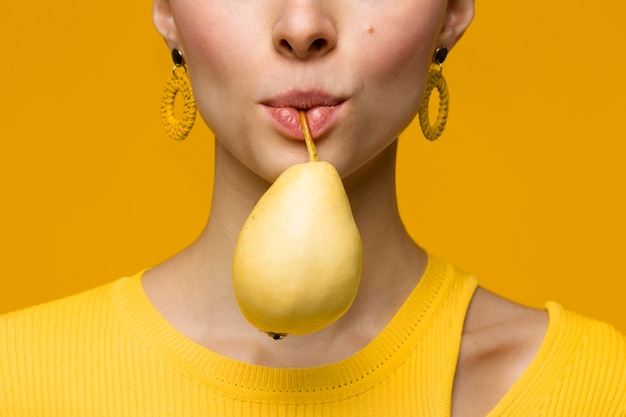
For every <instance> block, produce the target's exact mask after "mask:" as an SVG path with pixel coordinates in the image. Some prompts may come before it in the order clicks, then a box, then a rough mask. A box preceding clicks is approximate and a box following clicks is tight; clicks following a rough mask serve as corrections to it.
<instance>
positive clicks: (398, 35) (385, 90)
mask: <svg viewBox="0 0 626 417" xmlns="http://www.w3.org/2000/svg"><path fill="white" fill-rule="evenodd" d="M436 6H437V7H439V8H440V9H441V6H438V5H436ZM438 13H439V14H438ZM426 16H428V17H430V18H426ZM437 16H440V17H441V18H442V17H443V14H442V13H441V12H440V11H439V10H434V9H431V10H428V11H423V12H422V13H418V12H417V11H416V8H415V7H413V8H412V10H405V11H403V13H398V14H396V15H394V16H389V15H385V16H383V17H380V18H378V19H376V20H373V21H372V24H371V27H372V29H373V30H372V31H371V32H368V33H367V35H366V36H365V38H364V39H363V41H362V45H363V51H360V53H359V54H355V55H354V60H355V61H357V60H360V62H359V67H360V68H361V70H360V71H361V75H362V78H363V79H364V80H368V85H367V88H364V89H363V97H362V98H361V99H362V102H363V105H364V107H366V108H367V109H368V112H369V113H370V114H369V120H371V121H372V122H371V123H372V124H374V123H376V121H377V120H378V121H380V120H381V119H383V118H384V120H386V121H388V123H384V124H381V123H378V124H377V125H375V126H374V125H372V126H368V130H369V131H370V132H374V131H377V132H379V133H380V135H381V136H383V137H389V138H395V137H397V136H398V135H399V134H400V133H401V132H402V131H403V130H404V129H405V128H406V127H407V126H408V125H409V124H410V123H411V121H412V120H413V118H414V117H415V115H416V113H417V109H418V106H419V103H420V102H421V98H422V95H423V91H424V83H425V80H426V74H427V72H428V69H429V66H430V63H431V59H432V57H431V54H432V51H433V49H434V47H435V43H436V41H437V34H438V32H439V29H440V27H441V26H440V25H441V23H440V22H441V19H437V18H436V17H437ZM433 17H435V18H433ZM359 55H360V57H359ZM355 64H356V62H353V63H352V65H355ZM383 129H385V130H384V131H383Z"/></svg>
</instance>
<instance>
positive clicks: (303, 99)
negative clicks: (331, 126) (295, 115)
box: [261, 90, 346, 110]
mask: <svg viewBox="0 0 626 417" xmlns="http://www.w3.org/2000/svg"><path fill="white" fill-rule="evenodd" d="M344 101H346V100H345V99H344V98H340V97H335V96H333V95H331V94H329V93H326V92H325V91H322V90H310V91H301V90H291V91H288V92H287V93H284V94H280V95H278V96H275V97H272V98H269V99H267V100H263V101H261V104H264V105H266V106H269V107H293V108H296V109H301V110H308V109H312V108H314V107H322V106H337V105H339V104H341V103H343V102H344Z"/></svg>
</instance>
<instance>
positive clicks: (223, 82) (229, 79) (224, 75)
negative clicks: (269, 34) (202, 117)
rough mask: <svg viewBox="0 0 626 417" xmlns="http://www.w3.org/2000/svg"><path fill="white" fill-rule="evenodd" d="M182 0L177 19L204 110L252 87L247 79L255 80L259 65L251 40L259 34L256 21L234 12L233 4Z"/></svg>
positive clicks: (195, 87) (195, 90)
mask: <svg viewBox="0 0 626 417" xmlns="http://www.w3.org/2000/svg"><path fill="white" fill-rule="evenodd" d="M180 3H181V4H182V5H181V7H180V10H177V11H178V14H177V15H176V20H177V25H178V27H179V33H180V37H181V41H182V44H183V48H184V53H185V56H186V60H187V64H188V66H189V72H190V76H191V79H192V85H193V87H194V93H195V94H196V100H197V101H198V105H199V107H200V109H201V111H202V109H203V108H205V109H214V108H215V106H218V105H220V103H221V105H224V104H225V103H226V102H230V101H232V100H236V98H235V97H232V96H230V95H229V93H233V92H239V93H240V92H245V91H250V89H249V88H247V87H246V83H250V84H252V83H253V82H254V80H253V77H254V74H255V73H256V72H258V71H256V67H257V66H258V65H257V64H255V63H254V59H255V58H254V55H253V54H251V53H250V47H249V43H250V39H255V38H256V39H258V37H259V36H260V35H259V34H258V33H255V30H256V29H255V26H254V25H253V22H248V21H246V18H245V16H241V15H239V16H233V14H235V13H236V9H234V8H228V7H216V6H213V7H209V4H208V3H210V2H191V1H187V2H185V1H181V2H180ZM185 3H189V4H190V5H192V6H193V7H190V6H189V5H186V6H184V4H185ZM242 27H244V28H246V29H245V30H242V29H241V28H242ZM225 99H228V100H225ZM232 104H236V103H232ZM222 110H223V109H222ZM208 113H212V112H211V111H209V112H208Z"/></svg>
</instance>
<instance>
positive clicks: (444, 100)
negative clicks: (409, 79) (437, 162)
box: [418, 46, 450, 142]
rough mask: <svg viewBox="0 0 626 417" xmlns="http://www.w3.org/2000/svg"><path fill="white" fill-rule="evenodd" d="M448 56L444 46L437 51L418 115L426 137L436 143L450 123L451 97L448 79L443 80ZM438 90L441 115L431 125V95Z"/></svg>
mask: <svg viewBox="0 0 626 417" xmlns="http://www.w3.org/2000/svg"><path fill="white" fill-rule="evenodd" d="M447 55H448V49H447V48H446V47H445V46H444V47H441V48H438V49H437V50H436V51H435V56H434V58H433V63H432V64H431V66H430V71H428V78H427V80H426V87H425V88H424V97H423V98H422V102H421V103H420V106H419V110H418V114H419V119H420V126H421V127H422V132H423V133H424V136H425V137H426V139H428V140H429V141H431V142H432V141H434V140H436V139H437V138H439V136H441V134H442V133H443V131H444V129H445V128H446V123H447V121H448V107H449V104H450V95H449V93H448V85H447V84H446V79H445V78H443V74H442V70H443V65H442V64H443V61H445V59H446V56H447ZM435 88H436V89H437V91H438V92H439V113H438V114H437V120H436V121H435V124H434V125H431V124H430V118H429V115H428V106H429V103H430V95H431V94H432V92H433V89H435Z"/></svg>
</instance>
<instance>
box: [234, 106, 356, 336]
mask: <svg viewBox="0 0 626 417" xmlns="http://www.w3.org/2000/svg"><path fill="white" fill-rule="evenodd" d="M301 120H302V124H303V131H304V133H305V139H306V144H307V148H308V150H309V159H310V161H309V162H306V163H301V164H296V165H293V166H291V167H289V168H287V169H286V170H285V171H284V172H283V173H282V174H281V175H280V176H279V177H278V178H277V179H276V181H275V182H274V183H273V184H272V186H271V187H270V188H269V189H268V190H267V191H266V192H265V194H263V196H262V197H261V198H260V199H259V201H258V203H257V204H256V206H255V207H254V209H253V210H252V212H251V213H250V215H249V216H248V218H247V220H246V222H245V224H244V226H243V228H242V230H241V232H240V233H239V237H238V240H237V244H236V247H235V252H234V255H233V269H232V273H233V287H234V292H235V296H236V298H237V302H238V304H239V307H240V309H241V311H242V312H243V315H244V316H245V317H246V319H247V320H248V321H249V322H250V323H251V324H252V325H253V326H255V327H256V328H258V329H259V330H262V331H264V332H266V333H267V334H268V335H270V336H272V337H274V338H275V339H280V338H282V337H283V336H285V335H287V334H308V333H312V332H315V331H317V330H320V329H322V328H324V327H326V326H328V325H329V324H331V323H333V322H334V321H335V320H337V319H338V318H339V317H341V316H342V315H343V314H344V313H345V312H346V311H347V310H348V308H349V307H350V305H351V304H352V302H353V301H354V297H355V296H356V292H357V289H358V286H359V281H360V277H361V263H362V247H361V237H360V235H359V231H358V229H357V226H356V223H355V221H354V217H353V216H352V211H351V209H350V203H349V201H348V196H347V195H346V192H345V189H344V187H343V183H342V181H341V177H340V176H339V174H338V172H337V170H336V169H335V168H334V167H333V166H332V165H331V164H329V163H327V162H320V161H317V156H316V154H315V147H314V145H313V141H312V139H311V136H310V133H309V130H308V125H307V122H306V116H305V114H304V112H301Z"/></svg>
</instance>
